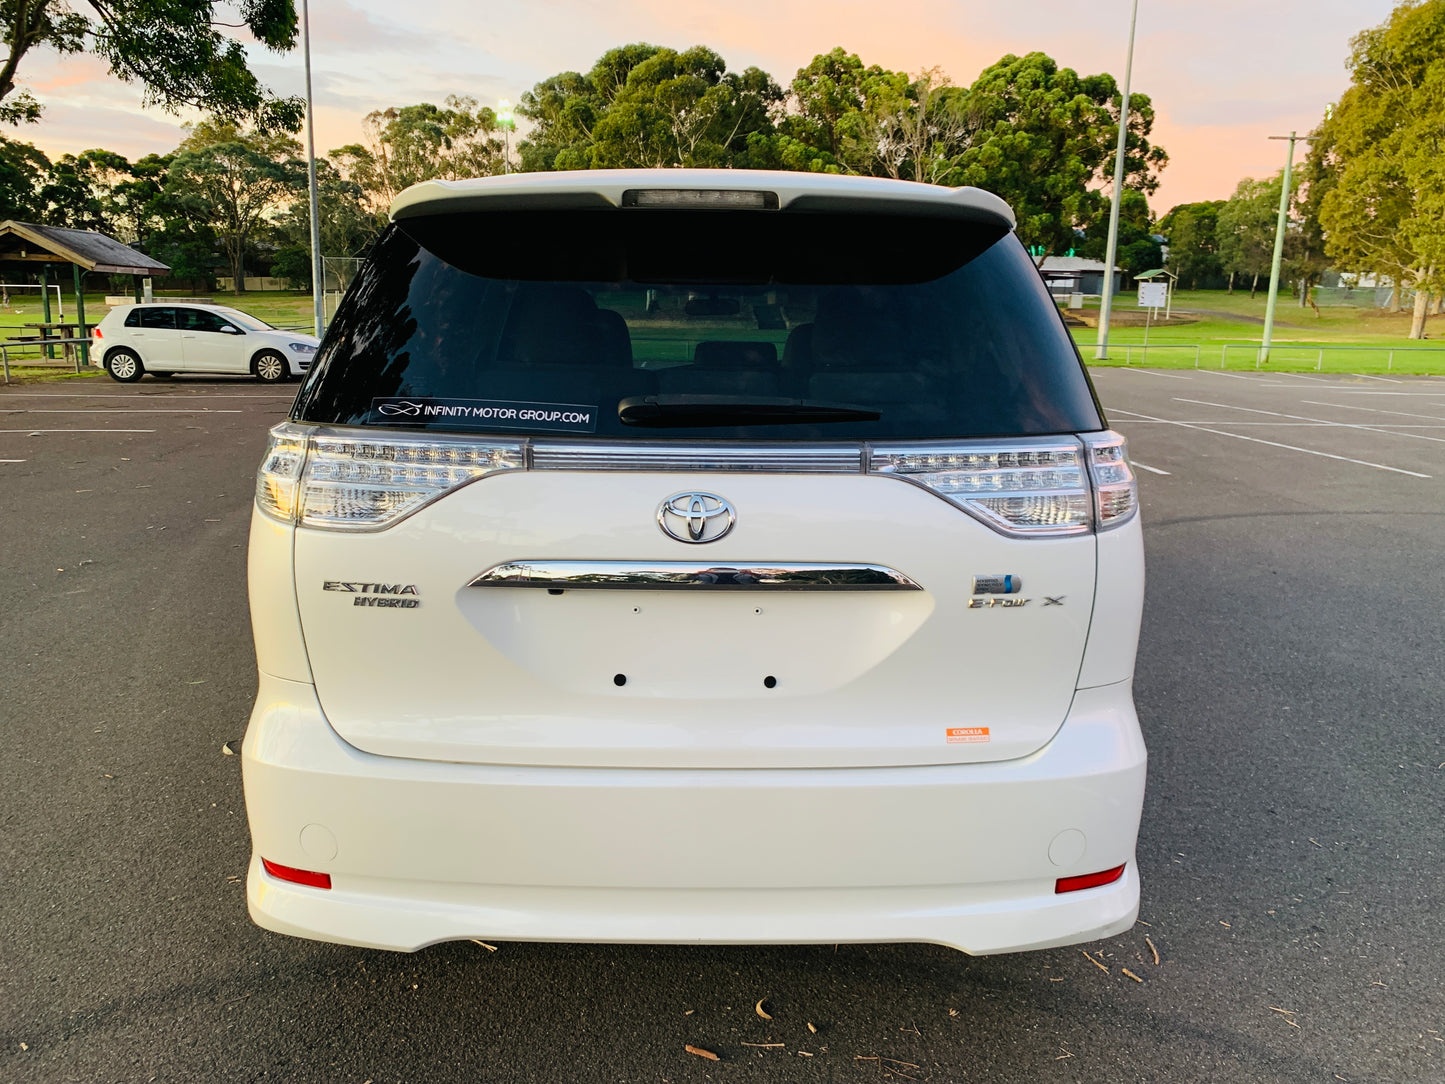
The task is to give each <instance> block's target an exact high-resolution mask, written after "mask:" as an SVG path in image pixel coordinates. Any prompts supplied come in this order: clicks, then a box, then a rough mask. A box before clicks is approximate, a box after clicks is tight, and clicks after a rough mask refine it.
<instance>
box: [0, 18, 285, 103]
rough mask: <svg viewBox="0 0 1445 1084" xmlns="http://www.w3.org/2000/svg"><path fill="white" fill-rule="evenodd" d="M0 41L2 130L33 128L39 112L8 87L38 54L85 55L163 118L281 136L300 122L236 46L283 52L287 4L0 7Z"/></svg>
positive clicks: (14, 85) (24, 94) (22, 94)
mask: <svg viewBox="0 0 1445 1084" xmlns="http://www.w3.org/2000/svg"><path fill="white" fill-rule="evenodd" d="M77 9H79V10H77ZM238 16H239V22H236V21H230V20H234V19H236V18H237V17H238ZM228 31H230V32H233V33H228ZM0 40H3V42H4V45H5V46H6V47H7V48H8V50H9V52H8V53H7V54H6V55H5V58H4V60H3V61H0V122H3V123H7V124H20V123H24V122H34V121H37V120H39V119H40V116H41V113H42V111H43V108H44V107H43V106H42V104H41V103H40V102H39V101H38V100H36V98H35V97H34V95H32V94H31V93H30V92H29V91H28V90H24V89H22V88H20V87H19V85H18V84H17V81H16V80H17V78H18V76H19V73H20V70H21V68H22V67H23V66H24V64H25V61H26V58H27V57H29V56H30V55H31V54H33V53H35V52H37V51H46V50H48V51H52V52H57V53H61V54H74V53H92V54H94V55H95V56H97V57H99V58H100V59H101V60H103V61H105V62H106V63H108V64H109V65H110V72H111V74H112V75H114V76H116V77H117V78H119V79H121V80H122V81H124V82H127V83H133V84H136V85H138V86H139V87H140V88H141V92H142V95H143V96H144V100H145V104H147V105H153V106H159V107H160V108H162V109H168V110H171V111H175V110H179V109H183V108H186V107H193V108H197V109H203V110H205V111H206V112H208V113H211V114H213V115H215V116H217V117H220V118H222V119H225V120H230V121H234V122H242V121H246V122H250V123H252V124H254V125H256V126H257V127H259V128H261V129H262V130H285V131H295V130H296V129H297V128H299V127H300V124H301V118H302V117H303V115H304V109H305V105H304V103H303V102H302V101H301V100H300V99H299V98H278V97H276V96H275V95H273V94H271V93H270V92H269V91H267V90H266V88H265V87H263V86H262V85H261V83H260V81H259V80H257V78H256V76H255V74H254V73H253V72H252V71H251V69H250V67H249V66H248V64H247V59H246V52H245V49H244V48H243V47H242V43H243V41H255V42H257V43H259V44H260V45H261V46H263V47H264V48H266V49H269V50H271V51H272V52H278V53H282V52H286V51H288V50H289V49H291V48H292V46H293V45H295V43H296V9H295V5H294V3H293V0H240V2H239V3H235V2H224V0H85V2H84V4H83V5H72V4H71V3H70V2H68V0H0Z"/></svg>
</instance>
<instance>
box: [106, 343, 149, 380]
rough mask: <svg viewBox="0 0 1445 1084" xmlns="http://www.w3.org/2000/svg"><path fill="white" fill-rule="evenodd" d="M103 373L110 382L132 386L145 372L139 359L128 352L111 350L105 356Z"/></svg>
mask: <svg viewBox="0 0 1445 1084" xmlns="http://www.w3.org/2000/svg"><path fill="white" fill-rule="evenodd" d="M105 371H106V372H108V373H109V374H110V378H111V379H112V380H119V381H120V382H121V383H122V384H134V383H135V382H136V381H137V380H139V379H140V378H141V377H143V376H145V371H146V370H145V366H144V365H142V364H141V360H140V358H139V357H137V356H136V355H135V354H133V353H131V352H130V351H129V350H112V351H111V352H110V353H109V354H107V355H106V356H105Z"/></svg>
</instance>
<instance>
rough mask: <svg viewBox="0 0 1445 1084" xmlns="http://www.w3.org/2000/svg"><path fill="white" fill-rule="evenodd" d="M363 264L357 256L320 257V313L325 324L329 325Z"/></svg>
mask: <svg viewBox="0 0 1445 1084" xmlns="http://www.w3.org/2000/svg"><path fill="white" fill-rule="evenodd" d="M365 263H366V261H365V260H364V259H362V258H361V257H359V256H322V257H321V312H322V316H323V318H324V322H325V323H327V324H330V323H331V318H332V317H333V316H335V315H336V307H337V306H338V305H340V304H341V298H342V296H343V295H345V293H346V290H347V287H349V286H350V285H351V282H352V280H353V279H355V278H356V276H357V275H358V274H360V272H361V268H362V265H363V264H365Z"/></svg>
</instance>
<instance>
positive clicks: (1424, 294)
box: [1410, 285, 1430, 339]
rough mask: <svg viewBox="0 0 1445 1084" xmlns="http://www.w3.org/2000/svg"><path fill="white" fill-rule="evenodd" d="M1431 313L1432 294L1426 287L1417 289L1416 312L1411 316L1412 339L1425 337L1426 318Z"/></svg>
mask: <svg viewBox="0 0 1445 1084" xmlns="http://www.w3.org/2000/svg"><path fill="white" fill-rule="evenodd" d="M1429 312H1430V293H1429V291H1428V290H1426V289H1425V287H1424V286H1419V285H1417V286H1416V287H1415V310H1414V312H1413V313H1412V314H1411V316H1410V338H1412V339H1423V338H1424V337H1425V317H1426V316H1428V315H1429Z"/></svg>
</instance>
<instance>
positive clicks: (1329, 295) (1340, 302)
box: [1314, 286, 1395, 309]
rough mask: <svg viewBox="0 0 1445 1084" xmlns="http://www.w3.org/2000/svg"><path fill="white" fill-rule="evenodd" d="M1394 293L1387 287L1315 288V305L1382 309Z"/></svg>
mask: <svg viewBox="0 0 1445 1084" xmlns="http://www.w3.org/2000/svg"><path fill="white" fill-rule="evenodd" d="M1394 292H1395V291H1394V290H1393V289H1392V288H1391V287H1389V286H1357V287H1354V288H1351V287H1349V286H1316V287H1315V291H1314V299H1315V304H1316V305H1322V306H1324V307H1325V308H1341V307H1344V308H1355V309H1382V308H1384V307H1385V306H1386V305H1388V304H1389V303H1390V295H1391V294H1393V293H1394Z"/></svg>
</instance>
